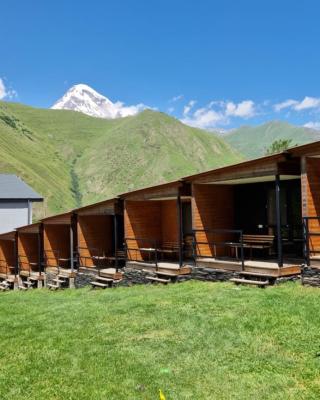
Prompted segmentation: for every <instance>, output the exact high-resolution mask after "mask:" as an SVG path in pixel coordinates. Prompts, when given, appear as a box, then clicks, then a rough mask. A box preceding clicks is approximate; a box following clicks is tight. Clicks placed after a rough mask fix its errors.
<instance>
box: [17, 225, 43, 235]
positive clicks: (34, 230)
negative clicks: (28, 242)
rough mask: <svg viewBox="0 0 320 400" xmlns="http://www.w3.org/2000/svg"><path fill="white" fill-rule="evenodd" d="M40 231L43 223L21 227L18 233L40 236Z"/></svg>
mask: <svg viewBox="0 0 320 400" xmlns="http://www.w3.org/2000/svg"><path fill="white" fill-rule="evenodd" d="M40 229H41V223H40V222H37V223H35V224H30V225H25V226H20V227H19V228H17V231H18V233H19V234H21V233H34V234H38V233H39V232H40Z"/></svg>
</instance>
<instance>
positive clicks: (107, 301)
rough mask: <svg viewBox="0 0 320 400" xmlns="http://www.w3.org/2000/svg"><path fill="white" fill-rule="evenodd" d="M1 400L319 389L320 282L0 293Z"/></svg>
mask: <svg viewBox="0 0 320 400" xmlns="http://www.w3.org/2000/svg"><path fill="white" fill-rule="evenodd" d="M0 298H1V299H0V301H1V308H0V319H1V324H0V336H1V341H0V354H1V358H0V370H1V380H0V398H1V400H12V399H14V400H23V399H25V400H27V399H28V400H33V399H34V400H39V399H46V400H57V399H68V400H92V399H98V400H100V399H101V400H102V399H108V400H109V399H110V400H122V399H123V400H129V399H135V400H138V399H145V400H146V399H150V400H151V399H159V389H162V391H163V393H164V394H165V396H166V399H167V400H187V399H190V400H191V399H192V400H215V399H217V400H230V399H237V400H250V399H252V400H258V399H259V400H285V399H288V400H289V399H290V400H304V399H305V400H312V399H314V400H316V399H319V393H320V380H319V368H320V358H319V351H320V348H319V330H320V319H319V289H318V288H307V287H303V286H301V285H299V284H292V283H288V284H282V285H276V286H273V287H269V288H267V289H265V290H261V289H258V288H251V287H250V288H248V287H238V288H236V287H234V286H233V285H232V284H230V283H210V282H191V281H190V282H186V283H181V284H176V285H171V286H157V287H155V286H154V285H152V286H151V285H149V286H144V285H142V286H135V287H131V288H117V289H112V290H111V289H110V290H108V289H107V290H105V291H99V290H89V289H79V290H73V289H70V290H65V291H60V292H56V293H52V292H48V291H47V290H46V289H43V290H41V289H39V290H32V291H28V292H26V293H21V292H20V291H12V292H8V293H1V294H0Z"/></svg>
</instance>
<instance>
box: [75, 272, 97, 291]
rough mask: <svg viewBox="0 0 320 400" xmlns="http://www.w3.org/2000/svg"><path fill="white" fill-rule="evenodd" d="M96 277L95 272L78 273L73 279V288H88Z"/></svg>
mask: <svg viewBox="0 0 320 400" xmlns="http://www.w3.org/2000/svg"><path fill="white" fill-rule="evenodd" d="M96 275H97V272H95V271H85V272H78V273H77V274H76V276H75V278H74V279H75V280H74V285H75V287H76V288H82V287H85V286H90V282H92V281H94V280H95V277H96Z"/></svg>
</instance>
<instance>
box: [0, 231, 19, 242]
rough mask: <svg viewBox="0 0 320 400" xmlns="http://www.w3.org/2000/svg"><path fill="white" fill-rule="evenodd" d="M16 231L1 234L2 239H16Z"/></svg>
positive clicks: (0, 238)
mask: <svg viewBox="0 0 320 400" xmlns="http://www.w3.org/2000/svg"><path fill="white" fill-rule="evenodd" d="M16 234H17V232H16V231H11V232H6V233H1V234H0V240H12V241H13V240H15V239H16Z"/></svg>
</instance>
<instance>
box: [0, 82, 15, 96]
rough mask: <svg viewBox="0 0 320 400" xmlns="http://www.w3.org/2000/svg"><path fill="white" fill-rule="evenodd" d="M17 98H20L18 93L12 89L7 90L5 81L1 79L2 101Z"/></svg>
mask: <svg viewBox="0 0 320 400" xmlns="http://www.w3.org/2000/svg"><path fill="white" fill-rule="evenodd" d="M15 97H18V93H17V92H16V91H15V90H14V89H11V88H7V87H6V85H5V83H4V80H3V79H1V78H0V100H2V99H4V98H6V99H13V98H15Z"/></svg>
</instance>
